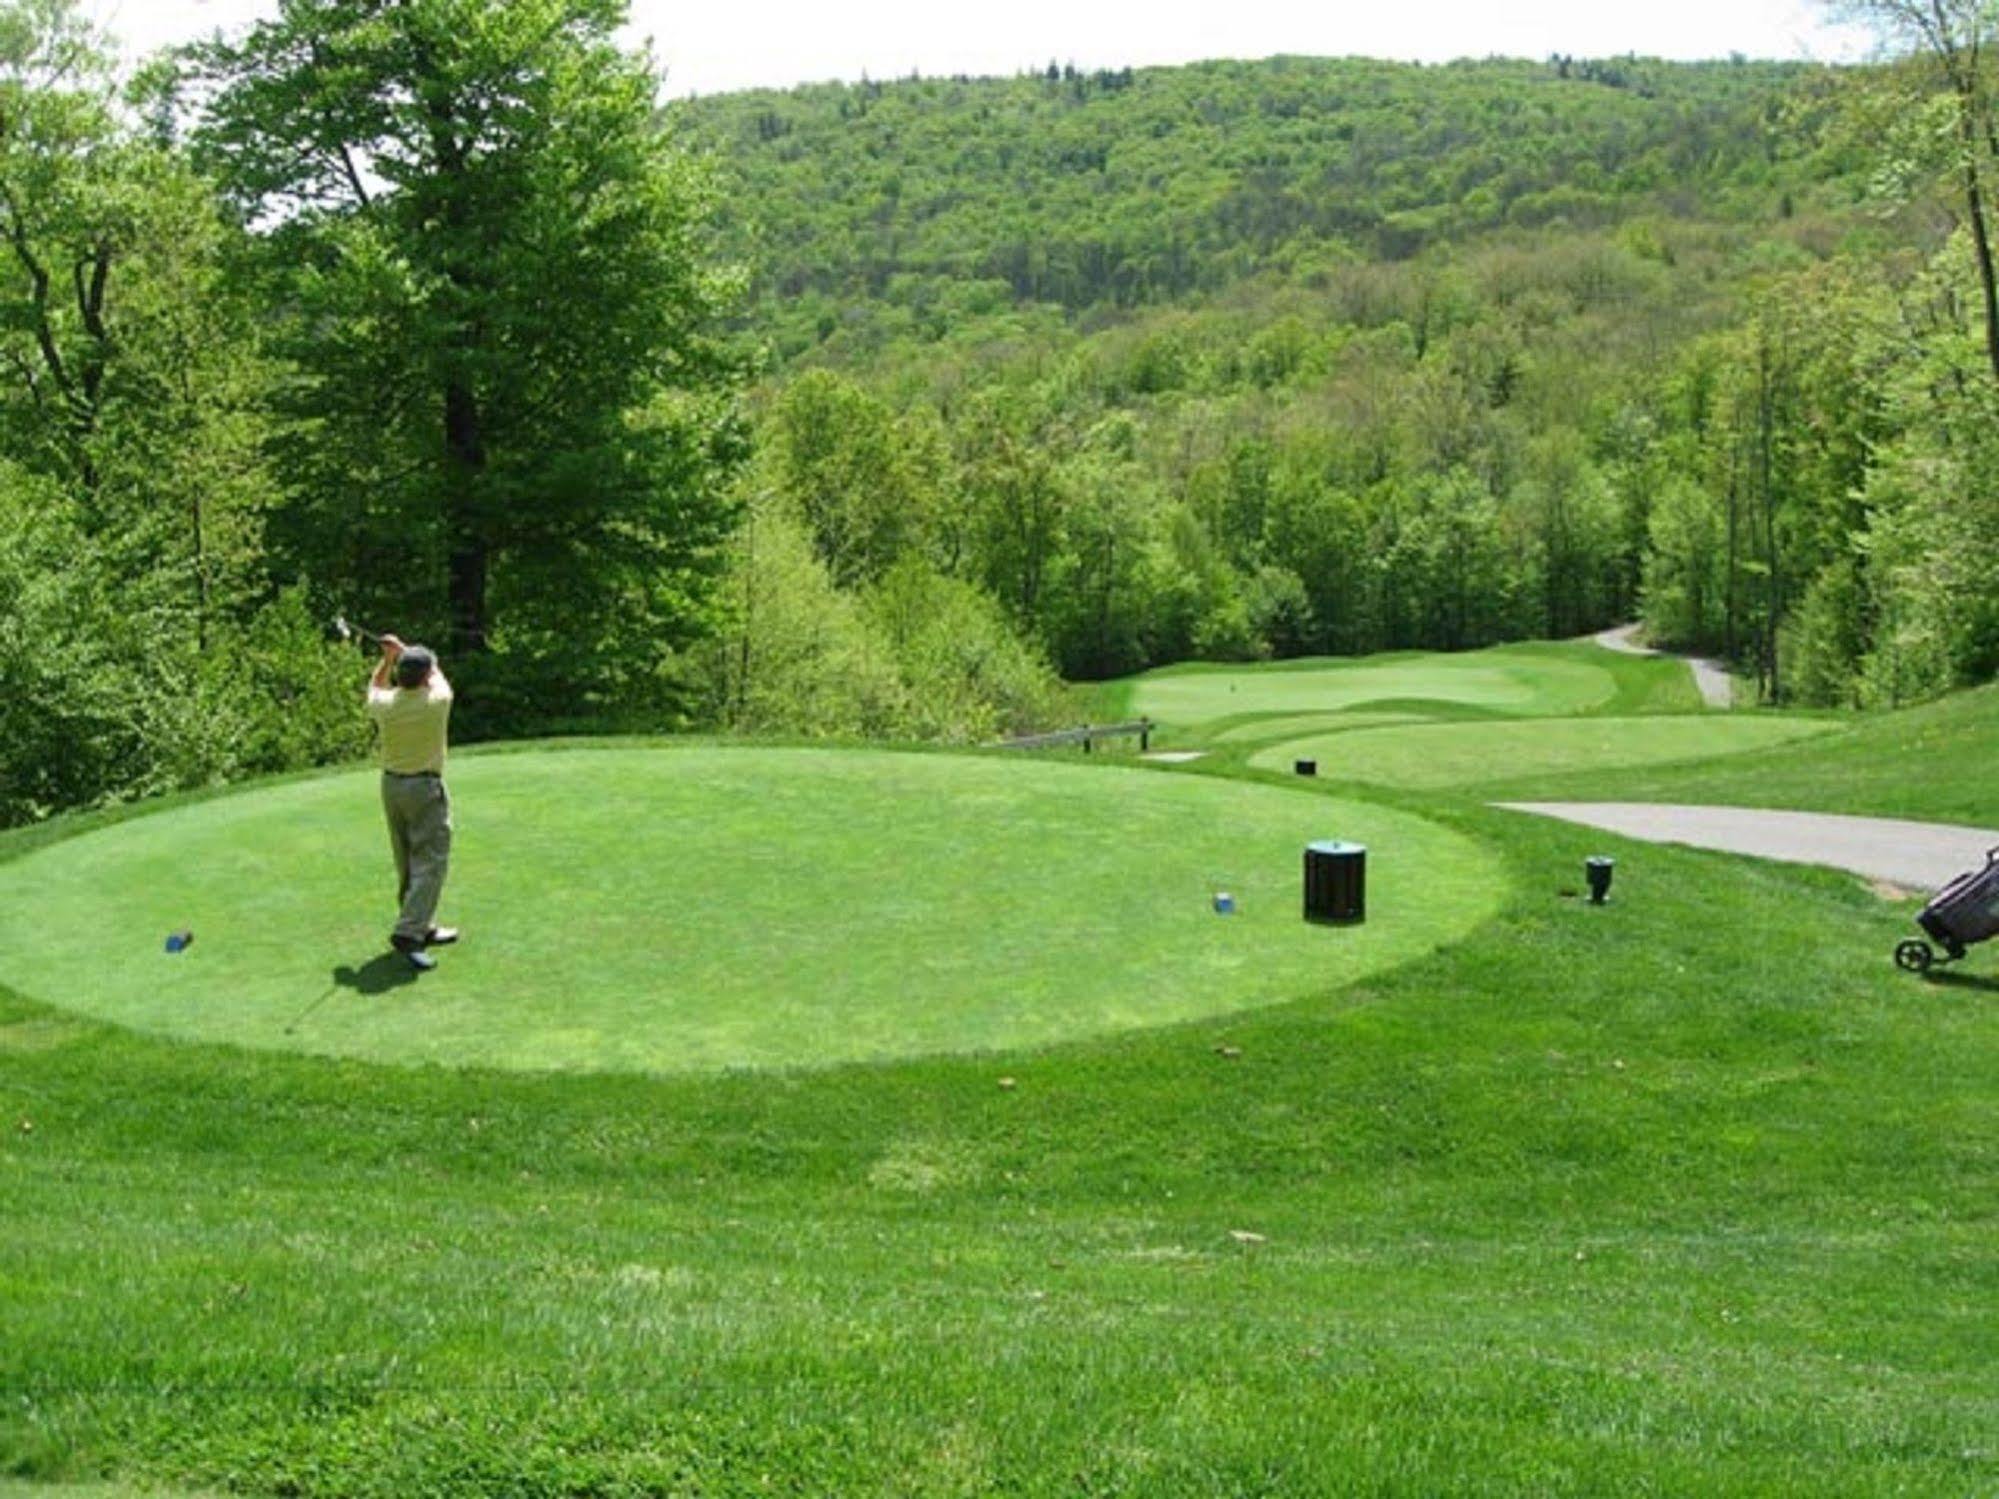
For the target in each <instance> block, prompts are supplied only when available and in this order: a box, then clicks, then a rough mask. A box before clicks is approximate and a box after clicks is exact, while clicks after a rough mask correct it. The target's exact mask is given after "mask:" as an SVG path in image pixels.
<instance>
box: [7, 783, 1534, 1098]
mask: <svg viewBox="0 0 1999 1499" xmlns="http://www.w3.org/2000/svg"><path fill="white" fill-rule="evenodd" d="M451 782H452V786H453V791H454V795H455V798H456V806H457V822H458V835H457V850H456V855H455V858H454V864H453V870H452V877H451V884H450V887H449V891H448V898H447V901H446V906H445V909H444V911H443V912H442V915H443V917H444V918H445V919H447V920H451V919H462V921H463V923H464V925H465V926H466V928H467V936H466V940H465V941H464V942H463V943H462V944H460V946H459V947H457V948H456V949H454V950H452V951H450V952H448V953H446V954H444V956H443V966H442V967H441V968H440V970H439V971H438V972H437V973H436V974H433V975H429V976H426V977H425V978H424V979H423V980H421V981H420V982H408V981H407V980H408V978H409V975H408V973H407V971H406V970H405V969H404V968H403V967H402V966H401V965H400V964H399V963H398V962H396V961H395V960H394V959H392V958H391V959H387V960H377V959H376V955H378V954H380V953H381V951H382V948H383V945H384V943H383V938H384V936H385V934H386V930H387V927H388V924H389V921H390V919H391V917H392V914H393V912H392V902H391V895H392V889H391V885H392V881H391V878H390V871H389V862H388V854H387V849H386V844H385V837H384V834H383V831H382V827H381V817H380V812H379V809H378V806H377V803H376V800H375V795H376V793H375V786H374V783H373V778H372V777H371V776H370V775H367V774H356V775H352V776H347V777H338V778H330V779H319V780H313V781H306V782H300V783H296V784H291V785H285V786H279V787H273V788H270V789H268V790H264V791H258V792H252V793H249V794H245V795H243V796H240V797H233V798H227V799H223V800H220V801H214V802H206V803H202V804H199V805H196V806H192V807H186V808H182V809H177V810H174V811H170V812H164V813H161V814H159V815H157V816H152V817H144V818H139V819H135V820H133V821H130V822H127V823H124V824H122V825H119V826H117V827H114V828H110V829H106V830H103V831H100V832H96V833H91V834H87V835H85V836H82V837H79V838H76V839H73V840H70V841H68V842H65V843H61V844H58V845H56V846H54V847H53V848H50V849H47V850H45V851H43V852H41V853H38V854H34V855H31V856H29V857H27V858H24V859H21V860H17V861H14V862H13V863H10V864H8V865H5V866H0V980H4V981H6V982H8V983H10V984H12V985H14V986H15V987H17V988H19V989H21V990H22V991H24V992H27V993H31V994H37V995H42V996H46V997H49V998H51V999H53V1000H57V1001H59V1002H60V1003H62V1004H63V1005H65V1006H66V1007H68V1008H71V1009H74V1010H77V1011H81V1012H84V1013H87V1014H90V1015H94V1016H98V1017H100V1018H104V1019H108V1020H114V1021H117V1022H119V1023H122V1024H127V1025H132V1026H135V1027H138V1028H141V1029H145V1030H150V1031H154V1032H158V1033H161V1034H168V1035H177V1036H184V1037H187V1038H190V1039H196V1040H203V1041H227V1042H234V1043H238V1044H242V1045H248V1046H255V1047H265V1048H273V1047H275V1048H296V1049H304V1050H311V1051H316V1052H322V1053H327V1054H334V1055H341V1056H353V1057H363V1058H367V1059H370V1060H374V1061H382V1062H405V1063H407V1062H449V1063H478V1064H482V1065H490V1066H500V1067H513V1068H556V1069H579V1068H580V1069H590V1068H609V1069H626V1070H637V1071H655V1072H657V1071H677V1070H686V1069H697V1070H698V1069H712V1068H724V1067H736V1066H791V1067H799V1066H817V1065H824V1064H827V1063H836V1062H851V1061H860V1060H880V1059H883V1058H888V1057H896V1056H904V1055H910V1054H913V1053H922V1052H937V1051H958V1050H990V1049H996V1048H1005V1047H1020V1046H1037V1045H1044V1044H1047V1043H1050V1042H1056V1041H1063V1040H1070V1039H1074V1038H1076V1037H1081V1036H1089V1035H1097V1034H1102V1033H1104V1032H1108V1031H1115V1030H1121V1029H1128V1028H1133V1027H1141V1026H1148V1025H1159V1024H1167V1023H1173V1022H1179V1021H1185V1020H1189V1019H1193V1018H1196V1017H1199V1016H1204V1015H1214V1014H1219V1013H1223V1012H1227V1011H1231V1010H1238V1009H1243V1008H1248V1007H1252V1006H1257V1005H1266V1004H1272V1003H1277V1002H1280V1001H1283V1000H1287V999H1291V998H1293V997H1295V996H1297V995H1298V994H1300V993H1303V992H1307V991H1314V990H1321V989H1325V988H1328V987H1333V986H1337V985H1339V984H1342V983H1350V982H1353V981H1354V980H1356V979H1359V978H1362V977H1364V976H1366V975H1368V974H1370V973H1376V972H1379V971H1380V970H1381V969H1382V968H1384V967H1386V966H1388V965H1390V964H1393V963H1396V962H1400V961H1404V960H1407V959H1408V958H1411V957H1414V956H1418V955H1420V954H1421V953H1422V952H1425V951H1427V950H1429V949H1430V948H1431V947H1433V946H1434V945H1436V944H1438V943H1440V942H1445V941H1450V940H1453V939H1454V938H1455V937H1458V936H1461V935H1462V934H1463V933H1465V932H1467V931H1469V930H1471V929H1472V928H1473V927H1474V926H1476V925H1477V923H1478V922H1480V921H1481V920H1483V919H1485V918H1486V917H1487V916H1488V915H1490V914H1491V913H1492V911H1493V910H1495V909H1496V907H1497V901H1498V898H1499V896H1498V885H1499V881H1498V880H1497V879H1496V878H1495V876H1494V866H1493V864H1492V861H1491V858H1490V856H1488V855H1486V854H1484V853H1482V852H1481V851H1480V850H1479V848H1478V846H1477V845H1476V844H1474V843H1473V842H1472V841H1471V840H1469V839H1466V838H1465V837H1463V836H1462V835H1460V834H1456V833H1452V832H1449V831H1447V830H1445V829H1443V828H1441V827H1438V826H1437V825H1435V824H1433V823H1429V822H1426V821H1424V820H1423V819H1421V818H1418V817H1414V816H1411V815H1409V814H1407V813H1403V812H1397V811H1392V810H1389V809H1385V808H1379V807H1373V806H1367V805H1360V804H1354V803H1341V802H1333V801H1329V800H1327V799H1326V798H1324V797H1323V796H1315V795H1305V794H1300V793H1298V792H1295V791H1284V790H1273V789H1272V788H1269V787H1262V786H1253V785H1246V784H1241V783H1231V782H1227V781H1222V780H1217V779H1214V778H1185V777H1173V776H1165V775H1160V774H1157V773H1151V772H1144V771H1133V770H1100V769H1092V768H1088V767H1076V766H1070V765H1061V764H1049V763H1044V762H1039V761H1024V760H1004V761H1003V760H997V759H985V758H977V757H967V756H938V755H908V754H890V753H882V752H843V751H809V750H746V749H728V748H688V749H670V750H665V749H632V750H588V751H584V750H577V751H571V752H564V751H550V752H543V753H534V754H513V755H504V756H490V757H476V758H469V759H465V760H463V761H461V762H460V763H459V764H458V765H457V766H456V767H454V770H453V773H452V777H451ZM1326 837H1341V838H1348V839H1353V840H1357V841H1361V842H1365V843H1368V844H1370V845H1371V846H1372V847H1373V848H1374V849H1375V857H1374V864H1373V868H1372V871H1371V872H1372V876H1373V880H1372V888H1371V891H1370V897H1371V900H1372V902H1373V904H1374V906H1375V908H1376V910H1377V911H1379V912H1380V913H1381V915H1382V917H1383V919H1381V920H1379V921H1377V922H1374V923H1372V924H1370V925H1369V926H1367V927H1365V928H1361V929H1357V930H1352V931H1345V932H1337V933H1335V932H1328V931H1326V930H1323V929H1320V928H1314V927H1310V926H1307V925H1306V924H1305V923H1303V922H1302V921H1301V920H1300V916H1299V904H1300V894H1299V883H1300V863H1301V857H1302V849H1303V846H1304V844H1305V843H1306V842H1308V841H1310V840H1312V839H1314V838H1326ZM1437 871H1445V872H1446V873H1445V874H1444V875H1443V878H1444V881H1445V888H1444V889H1443V890H1442V891H1441V892H1440V891H1439V890H1438V888H1437V885H1436V880H1437V878H1438V876H1437V873H1436V872H1437ZM1218 890H1226V891H1228V892H1229V893H1230V894H1231V895H1233V896H1234V897H1235V903H1236V907H1237V911H1236V914H1235V915H1232V916H1226V917H1224V916H1218V915H1217V914H1216V913H1215V912H1214V911H1213V910H1212V908H1211V897H1212V895H1213V894H1214V893H1215V892H1216V891H1218ZM1439 893H1441V894H1443V895H1444V896H1445V897H1447V900H1448V904H1447V905H1446V906H1445V907H1444V908H1443V909H1441V910H1439V911H1437V912H1436V913H1435V914H1434V915H1433V916H1426V917H1425V919H1423V920H1421V921H1416V920H1410V919H1404V918H1405V917H1407V916H1408V915H1409V914H1410V913H1413V912H1414V911H1416V910H1417V909H1418V908H1419V906H1420V905H1421V904H1423V903H1424V902H1426V901H1428V900H1432V899H1434V898H1435V897H1436V895H1437V894H1439ZM182 927H191V928H192V929H193V930H194V932H195V934H196V937H195V943H194V946H193V947H192V948H191V949H190V950H189V951H188V952H186V953H183V954H180V955H177V956H169V955H167V954H165V953H164V952H163V951H162V944H163V941H164V938H165V935H166V934H167V933H168V932H169V931H172V930H175V929H179V928H182Z"/></svg>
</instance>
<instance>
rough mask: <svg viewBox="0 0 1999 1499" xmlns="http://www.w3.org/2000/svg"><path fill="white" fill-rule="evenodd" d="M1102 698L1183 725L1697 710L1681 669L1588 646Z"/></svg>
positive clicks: (1400, 661)
mask: <svg viewBox="0 0 1999 1499" xmlns="http://www.w3.org/2000/svg"><path fill="white" fill-rule="evenodd" d="M1099 697H1100V698H1101V700H1102V702H1103V704H1104V706H1105V707H1106V708H1107V709H1110V710H1114V711H1117V712H1120V713H1127V714H1133V715H1137V714H1143V715H1145V716H1147V717H1150V718H1154V719H1157V720H1159V721H1161V722H1163V723H1166V724H1168V725H1171V726H1173V727H1176V728H1180V729H1198V728H1200V727H1201V726H1203V725H1207V724H1215V723H1218V722H1220V721H1222V720H1231V719H1241V718H1243V717H1246V716H1248V715H1253V714H1264V715H1278V714H1286V715H1306V714H1322V713H1334V712H1344V711H1346V710H1349V709H1354V708H1363V707H1368V706H1370V705H1372V706H1373V708H1374V709H1375V710H1376V711H1394V712H1402V711H1408V710H1410V709H1412V708H1415V707H1417V706H1418V705H1421V704H1430V705H1435V706H1437V707H1439V708H1458V709H1466V710H1478V711H1483V712H1486V713H1498V714H1513V715H1519V716H1522V717H1541V716H1558V715H1564V714H1576V713H1592V712H1597V713H1601V712H1619V713H1630V712H1653V711H1669V712H1686V711H1693V710H1695V709H1697V708H1698V707H1699V698H1698V696H1697V694H1696V693H1695V691H1694V687H1693V682H1692V678H1691V677H1690V676H1689V674H1688V672H1687V669H1686V666H1685V664H1684V663H1682V662H1678V661H1673V660H1668V659H1665V658H1652V657H1638V656H1620V655H1617V654H1616V653H1614V652H1611V651H1607V650H1604V649H1603V648H1602V647H1601V646H1598V645H1596V644H1594V643H1593V642H1583V643H1573V642H1560V643H1548V642H1538V643H1533V644H1522V645H1509V646H1495V647H1492V648H1490V649H1487V650H1480V651H1466V652H1463V653H1460V654H1442V653H1436V652H1431V653H1422V654H1414V653H1412V654H1397V655H1385V656H1368V657H1361V658H1344V657H1330V658H1312V659H1305V660H1295V661H1283V662H1272V663H1267V664H1263V665H1253V664H1252V665H1214V664H1199V665H1190V666H1175V667H1167V668H1164V669H1162V670H1159V671H1154V672H1147V673H1145V674H1143V675H1140V676H1136V677H1130V678H1126V679H1125V680H1123V681H1120V682H1113V683H1108V684H1105V686H1104V687H1102V688H1101V689H1099Z"/></svg>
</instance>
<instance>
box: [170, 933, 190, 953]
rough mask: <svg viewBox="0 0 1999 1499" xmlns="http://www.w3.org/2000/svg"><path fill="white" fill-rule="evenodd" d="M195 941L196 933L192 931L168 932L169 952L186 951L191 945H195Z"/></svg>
mask: <svg viewBox="0 0 1999 1499" xmlns="http://www.w3.org/2000/svg"><path fill="white" fill-rule="evenodd" d="M193 943H194V933H193V932H191V931H179V932H169V933H167V951H168V952H185V951H187V949H188V948H189V947H190V946H192V945H193Z"/></svg>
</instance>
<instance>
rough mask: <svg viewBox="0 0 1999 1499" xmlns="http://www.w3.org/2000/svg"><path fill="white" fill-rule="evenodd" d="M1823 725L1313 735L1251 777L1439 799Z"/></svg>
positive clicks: (1678, 724)
mask: <svg viewBox="0 0 1999 1499" xmlns="http://www.w3.org/2000/svg"><path fill="white" fill-rule="evenodd" d="M1838 727H1839V725H1838V724H1837V723H1836V722H1835V721H1833V720H1830V719H1823V718H1781V717H1759V716H1750V715H1736V716H1726V715H1720V714H1713V715H1701V716H1688V717H1668V716H1660V717H1652V718H1557V719H1530V720H1525V721H1507V720H1489V721H1486V722H1482V723H1474V724H1468V723H1427V724H1403V725H1397V726H1393V727H1379V728H1363V729H1359V730H1356V731H1353V732H1348V733H1339V734H1314V735H1310V736H1307V737H1305V738H1302V739H1293V740H1288V741H1286V742H1285V743H1283V744H1279V745H1274V746H1271V747H1270V748H1267V749H1262V750H1259V751H1257V752H1256V753H1255V754H1253V755H1251V756H1250V760H1249V763H1250V764H1251V765H1252V766H1254V767H1256V768H1257V769H1259V770H1289V769H1291V768H1292V766H1293V765H1294V764H1295V762H1296V761H1298V760H1301V759H1311V760H1316V761H1318V766H1319V774H1320V775H1321V776H1328V777H1333V778H1337V779H1339V780H1347V781H1361V782H1366V783H1368V784H1370V785H1377V786H1396V787H1402V788H1406V789H1409V790H1422V791H1430V790H1442V789H1444V788H1447V787H1460V786H1470V785H1477V784H1479V783H1481V782H1490V781H1497V780H1500V779H1502V778H1511V777H1516V776H1530V775H1543V774H1546V775H1560V774H1565V773H1573V772H1596V771H1601V770H1603V769H1604V768H1606V767H1609V766H1637V765H1651V764H1661V763H1666V762H1671V761H1680V760H1706V759H1711V758H1714V757H1716V756H1721V755H1735V754H1746V753H1749V752H1752V751H1755V750H1765V749H1770V748H1771V747H1773V746H1776V745H1783V744H1789V743H1793V742H1795V741H1798V740H1801V739H1809V738H1812V737H1813V736H1815V735H1819V734H1824V733H1828V732H1831V731H1833V730H1835V729H1837V728H1838Z"/></svg>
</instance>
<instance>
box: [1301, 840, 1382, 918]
mask: <svg viewBox="0 0 1999 1499" xmlns="http://www.w3.org/2000/svg"><path fill="white" fill-rule="evenodd" d="M1305 919H1306V920H1307V921H1315V922H1319V923H1321V924H1323V925H1326V926H1357V925H1359V924H1360V923H1361V922H1363V921H1366V920H1367V845H1366V844H1364V843H1342V842H1339V841H1337V840H1334V841H1330V842H1325V843H1308V844H1306V845H1305Z"/></svg>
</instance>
